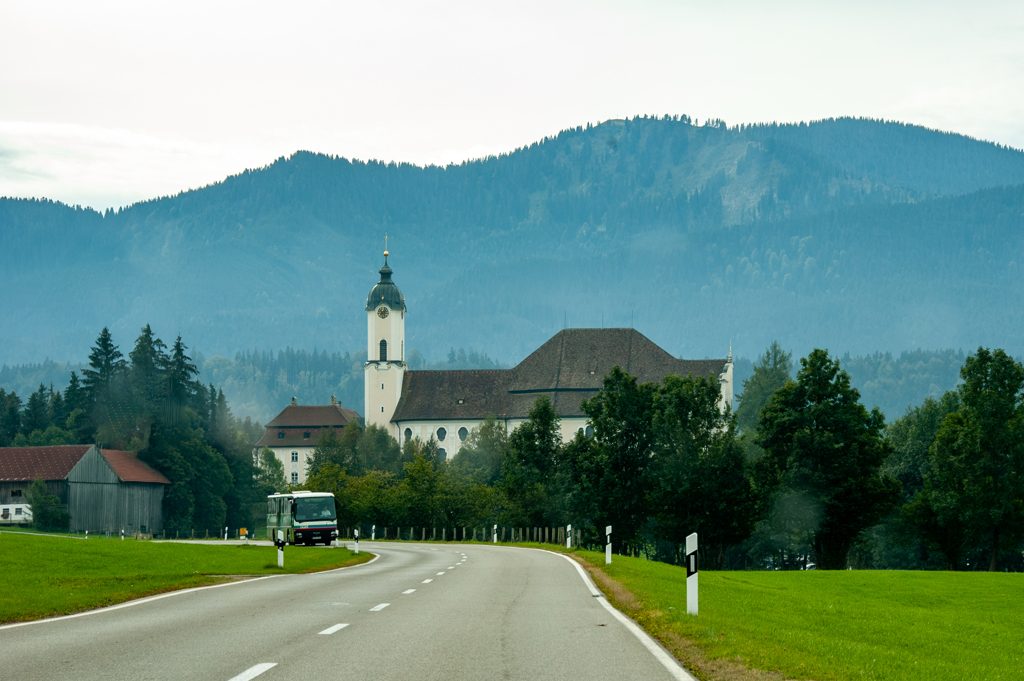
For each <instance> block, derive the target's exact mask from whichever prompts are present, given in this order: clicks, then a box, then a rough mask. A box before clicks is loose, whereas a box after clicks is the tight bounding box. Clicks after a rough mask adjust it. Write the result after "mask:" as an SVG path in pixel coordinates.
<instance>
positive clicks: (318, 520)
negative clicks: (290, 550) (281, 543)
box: [267, 492, 338, 546]
mask: <svg viewBox="0 0 1024 681" xmlns="http://www.w3.org/2000/svg"><path fill="white" fill-rule="evenodd" d="M337 518H338V516H337V515H336V514H335V511H334V495H333V494H331V493H330V492H289V493H287V494H271V495H269V496H268V497H267V537H268V538H269V539H270V540H271V541H273V540H274V539H276V538H277V531H278V530H282V531H283V532H284V537H285V539H284V540H285V542H287V543H289V544H293V545H299V544H305V545H307V546H313V545H315V544H324V545H325V546H330V543H331V542H332V541H334V540H336V539H337V538H338V519H337Z"/></svg>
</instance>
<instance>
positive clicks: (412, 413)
mask: <svg viewBox="0 0 1024 681" xmlns="http://www.w3.org/2000/svg"><path fill="white" fill-rule="evenodd" d="M508 373H509V372H508V370H504V369H492V370H468V371H407V372H405V378H404V379H403V382H402V398H401V399H400V400H399V402H398V406H397V407H396V408H395V415H394V417H392V419H391V420H392V421H408V420H413V419H433V418H449V419H483V418H486V417H487V416H490V415H492V414H496V415H498V416H499V417H501V418H507V415H508V414H509V412H510V411H511V410H512V399H511V398H512V395H510V394H509V392H508ZM459 400H462V404H459Z"/></svg>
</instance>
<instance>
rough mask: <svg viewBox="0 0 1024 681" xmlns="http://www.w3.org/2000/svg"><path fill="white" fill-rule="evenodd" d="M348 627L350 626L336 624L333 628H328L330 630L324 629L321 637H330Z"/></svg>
mask: <svg viewBox="0 0 1024 681" xmlns="http://www.w3.org/2000/svg"><path fill="white" fill-rule="evenodd" d="M347 626H348V625H347V624H335V625H334V626H333V627H328V628H326V629H324V630H323V631H321V632H320V635H321V636H330V635H331V634H333V633H334V632H336V631H341V630H342V629H344V628H345V627H347Z"/></svg>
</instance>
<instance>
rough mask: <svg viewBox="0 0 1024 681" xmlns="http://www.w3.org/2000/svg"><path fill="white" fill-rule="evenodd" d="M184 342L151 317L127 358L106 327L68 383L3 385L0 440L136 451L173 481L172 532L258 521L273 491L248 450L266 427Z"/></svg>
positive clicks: (168, 516) (169, 498)
mask: <svg viewBox="0 0 1024 681" xmlns="http://www.w3.org/2000/svg"><path fill="white" fill-rule="evenodd" d="M187 350H188V347H187V346H186V345H185V344H184V342H183V341H182V339H181V337H180V336H179V337H178V338H176V339H175V341H174V343H173V344H172V345H171V347H170V348H168V347H167V346H166V344H164V343H163V341H161V340H160V339H159V338H157V337H156V336H155V335H154V333H153V331H152V329H151V328H150V326H149V325H148V324H147V325H146V326H145V327H144V328H143V329H142V331H141V333H140V335H139V337H138V339H137V340H136V341H135V345H134V347H133V348H132V350H131V352H129V353H128V357H127V358H126V357H125V356H124V355H123V353H122V352H121V351H120V349H119V348H118V346H117V345H116V344H115V343H114V341H113V338H112V337H111V334H110V332H109V330H108V329H106V328H104V329H103V330H102V331H101V332H100V334H99V337H98V338H97V339H96V345H95V346H94V347H93V348H92V350H91V352H90V353H89V362H88V366H87V367H86V368H84V369H82V370H81V371H80V373H81V378H79V375H78V373H74V372H73V373H72V374H71V375H70V378H69V382H68V385H67V387H66V388H65V389H64V390H63V391H60V390H54V389H53V388H52V387H46V386H44V385H40V386H39V389H38V390H37V391H35V392H34V393H32V394H31V395H30V396H29V397H28V399H27V401H26V402H24V403H22V400H21V398H20V397H19V396H18V395H17V393H15V392H13V391H12V392H7V391H5V390H3V389H0V446H42V445H63V444H97V445H99V446H101V447H103V448H107V449H120V450H127V451H134V452H138V456H139V458H140V459H141V460H143V461H145V462H146V463H148V464H150V465H151V466H153V467H154V468H156V469H157V470H158V471H160V472H161V473H163V474H164V475H165V476H167V478H168V479H169V480H170V481H171V484H170V485H169V486H168V487H167V489H166V490H165V494H164V501H163V507H164V509H163V510H164V527H165V530H166V531H167V532H168V533H170V534H171V535H173V534H174V533H178V534H181V535H187V534H190V533H192V532H200V533H203V532H211V533H214V534H217V533H219V531H220V530H221V529H222V528H223V527H224V526H225V525H230V526H233V527H242V526H251V525H253V523H254V521H255V520H257V519H259V518H261V517H262V516H264V515H265V508H266V507H265V501H266V495H267V494H269V493H271V492H273V491H274V489H275V488H274V487H273V485H272V484H271V483H270V482H269V481H267V480H266V479H265V476H264V475H262V474H261V469H260V468H259V467H258V466H256V462H255V461H254V459H253V456H252V443H254V442H255V441H256V440H257V439H258V438H259V437H260V435H262V432H263V428H262V427H261V426H260V424H259V423H254V422H252V421H251V420H250V419H249V418H248V417H246V418H245V419H244V420H243V419H238V418H235V416H234V415H233V414H232V413H231V409H230V407H229V406H228V403H227V399H226V398H225V397H224V393H223V391H222V390H218V389H216V388H215V387H214V386H213V385H212V384H211V385H203V384H202V383H200V382H199V381H198V380H197V379H196V376H197V374H198V370H197V369H196V366H195V364H194V363H193V362H192V359H191V357H189V355H188V354H187ZM51 505H52V504H51Z"/></svg>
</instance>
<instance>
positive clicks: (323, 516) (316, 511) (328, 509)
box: [295, 497, 334, 523]
mask: <svg viewBox="0 0 1024 681" xmlns="http://www.w3.org/2000/svg"><path fill="white" fill-rule="evenodd" d="M312 520H334V497H313V498H311V499H296V500H295V522H297V523H308V522H310V521H312Z"/></svg>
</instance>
